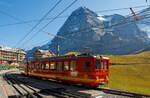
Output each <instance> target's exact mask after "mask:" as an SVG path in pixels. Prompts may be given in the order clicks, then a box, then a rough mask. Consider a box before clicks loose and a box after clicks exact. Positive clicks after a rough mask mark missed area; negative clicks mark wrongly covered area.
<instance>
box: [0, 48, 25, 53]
mask: <svg viewBox="0 0 150 98" xmlns="http://www.w3.org/2000/svg"><path fill="white" fill-rule="evenodd" d="M0 50H3V51H9V52H19V53H24V54H26V52H25V51H24V50H23V49H19V48H9V47H3V46H0Z"/></svg>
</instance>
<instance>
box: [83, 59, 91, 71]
mask: <svg viewBox="0 0 150 98" xmlns="http://www.w3.org/2000/svg"><path fill="white" fill-rule="evenodd" d="M84 71H85V72H89V71H90V62H89V61H86V62H85V63H84Z"/></svg>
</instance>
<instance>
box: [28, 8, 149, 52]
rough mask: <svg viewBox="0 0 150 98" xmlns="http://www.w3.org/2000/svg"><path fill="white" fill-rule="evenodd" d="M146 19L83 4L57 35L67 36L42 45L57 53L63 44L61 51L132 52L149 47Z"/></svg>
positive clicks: (43, 47)
mask: <svg viewBox="0 0 150 98" xmlns="http://www.w3.org/2000/svg"><path fill="white" fill-rule="evenodd" d="M149 9H150V8H149ZM145 13H146V12H145ZM147 19H148V18H147ZM149 20H150V18H149ZM143 21H146V20H140V21H138V22H136V21H132V22H131V21H129V20H126V19H125V17H124V16H122V15H119V14H114V15H109V16H102V15H97V14H96V13H94V12H93V11H91V10H89V9H88V8H85V7H80V8H78V9H77V10H75V11H74V12H72V14H71V15H70V16H69V18H68V19H67V20H66V22H65V23H64V24H63V26H62V27H61V28H60V29H59V31H58V32H57V36H61V37H63V38H60V37H54V38H53V40H52V41H51V42H49V43H48V44H46V45H43V46H41V47H38V48H40V49H44V50H45V49H50V50H51V51H53V52H54V53H56V50H57V49H56V48H57V45H58V44H59V46H60V54H64V53H67V52H70V51H79V52H91V53H99V54H112V55H123V54H130V53H133V52H134V51H138V50H140V49H143V48H146V47H147V45H148V44H149V38H150V37H149V36H150V28H149V27H150V23H149V24H147V26H149V27H147V28H148V29H146V30H145V29H144V28H145V25H146V24H145V23H144V26H143ZM141 24H142V26H143V27H142V26H141ZM85 47H88V48H85ZM34 51H35V48H33V49H32V50H29V51H28V52H27V54H28V53H32V52H34Z"/></svg>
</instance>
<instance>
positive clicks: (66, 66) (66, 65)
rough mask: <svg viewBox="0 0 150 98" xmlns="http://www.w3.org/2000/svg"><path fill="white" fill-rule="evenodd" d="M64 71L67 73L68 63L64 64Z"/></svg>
mask: <svg viewBox="0 0 150 98" xmlns="http://www.w3.org/2000/svg"><path fill="white" fill-rule="evenodd" d="M64 71H69V62H68V61H65V62H64Z"/></svg>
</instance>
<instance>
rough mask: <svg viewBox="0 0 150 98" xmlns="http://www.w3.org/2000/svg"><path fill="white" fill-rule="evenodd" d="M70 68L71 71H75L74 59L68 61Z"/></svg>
mask: <svg viewBox="0 0 150 98" xmlns="http://www.w3.org/2000/svg"><path fill="white" fill-rule="evenodd" d="M70 70H71V71H75V70H76V62H75V61H71V63H70Z"/></svg>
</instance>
